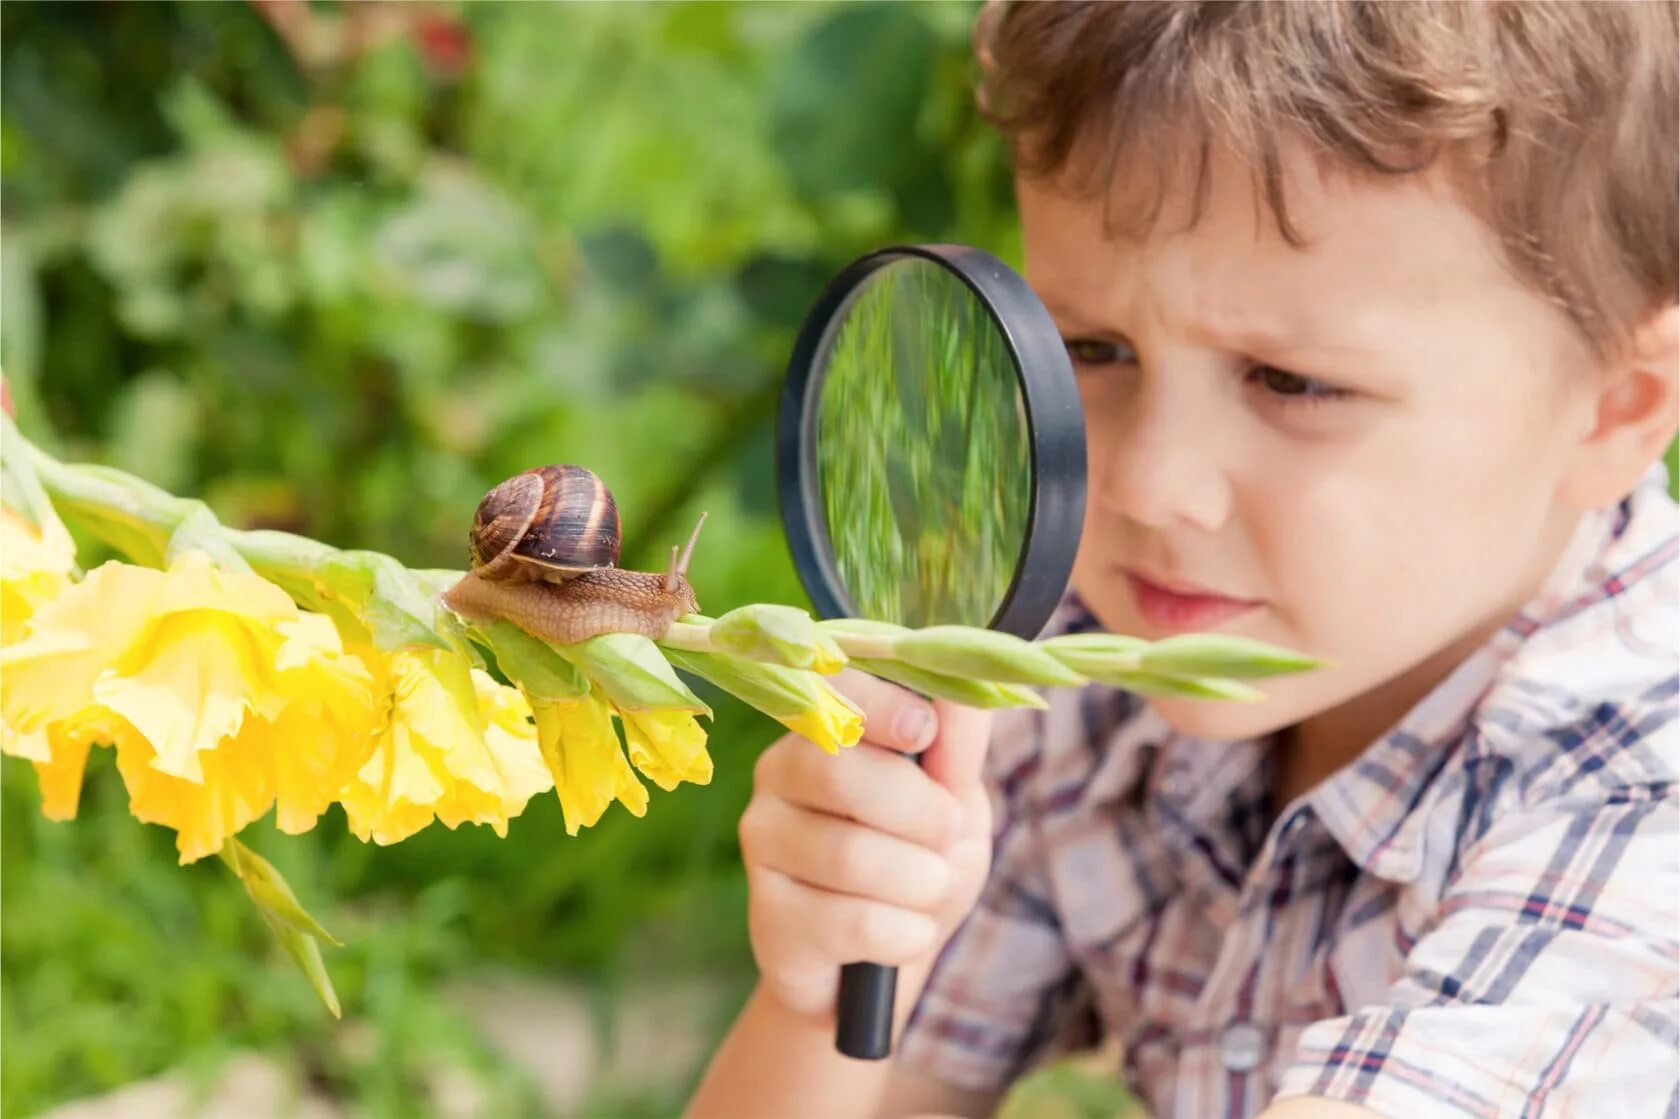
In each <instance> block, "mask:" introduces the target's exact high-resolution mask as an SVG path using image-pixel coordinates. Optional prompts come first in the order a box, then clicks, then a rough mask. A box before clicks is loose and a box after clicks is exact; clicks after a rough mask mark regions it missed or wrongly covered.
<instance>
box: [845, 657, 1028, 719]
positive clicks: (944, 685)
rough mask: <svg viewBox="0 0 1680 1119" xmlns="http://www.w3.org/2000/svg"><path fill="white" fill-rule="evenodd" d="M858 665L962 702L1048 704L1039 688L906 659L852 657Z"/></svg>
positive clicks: (985, 705) (972, 704) (991, 705)
mask: <svg viewBox="0 0 1680 1119" xmlns="http://www.w3.org/2000/svg"><path fill="white" fill-rule="evenodd" d="M852 664H853V666H854V667H856V668H859V669H862V670H863V671H864V672H867V673H869V674H870V675H871V676H879V677H880V678H881V679H883V680H891V681H892V682H893V683H895V684H902V685H903V686H904V687H906V688H909V689H910V690H911V691H914V692H920V693H921V694H922V695H925V696H928V697H930V698H933V699H948V700H950V701H951V702H952V703H961V704H963V705H964V706H967V707H980V708H996V707H1038V708H1044V707H1048V706H1049V704H1047V703H1045V702H1044V699H1043V697H1041V696H1040V695H1039V694H1038V693H1037V692H1033V691H1029V690H1028V689H1026V688H1023V687H1020V686H1018V685H1015V684H998V683H994V682H992V681H989V680H972V679H969V678H968V677H965V676H946V675H944V674H942V673H938V672H929V671H928V670H927V669H925V668H917V667H916V666H914V665H910V664H905V663H904V662H903V661H885V660H870V659H868V658H863V659H856V660H853V661H852Z"/></svg>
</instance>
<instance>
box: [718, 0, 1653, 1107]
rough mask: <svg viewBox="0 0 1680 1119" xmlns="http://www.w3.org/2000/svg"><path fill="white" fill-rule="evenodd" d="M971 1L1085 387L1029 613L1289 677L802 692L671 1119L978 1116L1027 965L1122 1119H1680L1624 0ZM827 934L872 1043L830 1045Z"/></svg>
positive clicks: (996, 106)
mask: <svg viewBox="0 0 1680 1119" xmlns="http://www.w3.org/2000/svg"><path fill="white" fill-rule="evenodd" d="M976 38H977V45H978V47H979V50H980V56H981V60H982V66H983V70H984V74H985V90H984V98H985V103H986V106H987V110H988V112H989V114H990V115H991V116H992V118H993V119H994V120H995V121H997V122H998V123H999V124H1000V126H1001V127H1002V128H1003V130H1004V132H1005V135H1006V137H1007V138H1008V140H1009V141H1010V143H1011V146H1012V149H1013V152H1014V155H1015V160H1016V169H1017V187H1018V197H1019V202H1020V209H1021V218H1022V227H1023V233H1024V237H1025V246H1026V266H1027V275H1028V279H1029V281H1030V282H1031V283H1032V284H1033V286H1034V288H1035V290H1036V291H1037V292H1038V293H1039V295H1040V296H1041V297H1042V299H1043V300H1044V302H1045V304H1046V305H1047V306H1048V307H1050V309H1051V311H1052V313H1053V314H1054V315H1055V317H1056V318H1057V320H1058V323H1059V325H1060V327H1061V329H1062V331H1063V333H1064V335H1065V336H1066V338H1067V345H1068V350H1069V353H1070V355H1071V357H1072V358H1073V360H1074V364H1075V369H1076V372H1077V375H1078V377H1079V380H1080V383H1081V391H1082V395H1083V398H1084V406H1085V411H1086V417H1087V423H1088V425H1089V446H1090V460H1089V461H1090V467H1089V469H1090V478H1089V496H1088V504H1089V512H1088V516H1087V521H1086V526H1085V535H1084V538H1083V541H1082V547H1081V554H1080V556H1079V560H1078V563H1077V565H1076V568H1075V573H1074V587H1075V591H1076V592H1077V596H1078V597H1077V599H1070V602H1069V603H1068V605H1067V607H1066V609H1065V610H1064V611H1063V615H1062V617H1061V618H1060V619H1059V620H1058V622H1057V623H1056V624H1057V625H1059V626H1061V627H1063V628H1070V627H1078V626H1082V625H1100V626H1101V627H1103V628H1106V629H1109V630H1113V631H1117V632H1121V633H1132V634H1138V635H1141V636H1145V637H1150V638H1159V637H1162V636H1165V635H1167V634H1169V633H1173V632H1179V631H1184V630H1216V631H1219V632H1225V633H1234V634H1243V635H1247V636H1251V637H1257V638H1260V639H1263V640H1267V641H1271V642H1274V643H1276V644H1279V645H1283V646H1286V647H1290V648H1294V649H1299V650H1302V651H1305V652H1309V653H1311V654H1314V655H1316V656H1319V657H1321V658H1324V659H1325V660H1327V661H1329V662H1330V667H1327V668H1325V669H1322V670H1320V671H1317V672H1313V673H1308V674H1305V675H1302V676H1299V677H1292V678H1288V679H1282V680H1274V681H1266V682H1264V687H1265V690H1266V692H1267V698H1266V699H1265V701H1264V702H1261V703H1256V704H1252V705H1241V704H1217V703H1206V702H1199V701H1192V700H1180V699H1158V700H1152V701H1150V702H1149V703H1147V704H1146V703H1143V702H1141V701H1139V700H1137V699H1135V698H1133V697H1128V696H1126V695H1124V694H1121V693H1117V692H1113V691H1111V690H1105V689H1100V688H1091V689H1085V690H1083V691H1080V692H1070V693H1063V694H1056V695H1054V696H1053V697H1052V704H1053V706H1052V709H1051V710H1050V711H1049V712H1048V713H1045V714H1044V715H1042V716H1039V715H1032V716H1022V717H1018V713H1010V714H1009V715H1008V716H1000V717H999V718H998V720H997V726H996V727H995V728H990V727H989V725H988V718H987V717H986V716H984V715H981V714H978V713H975V712H972V711H966V710H960V709H957V708H954V707H950V706H947V705H942V704H934V705H928V704H925V703H923V702H921V701H920V700H918V699H916V698H915V697H911V696H908V695H907V694H905V693H903V692H900V691H896V690H894V689H892V688H890V687H888V686H886V685H884V684H880V683H878V682H875V681H870V680H864V679H858V680H854V681H849V683H848V688H849V691H850V692H851V694H853V695H854V696H855V697H856V698H857V700H858V701H859V703H860V704H861V705H862V706H863V707H864V709H865V712H866V719H867V722H866V725H867V728H868V729H867V732H866V739H867V743H866V744H862V745H860V746H859V747H858V748H856V749H854V750H852V751H849V752H847V753H845V754H843V755H842V756H841V757H840V758H838V759H831V758H828V757H825V756H823V755H822V754H820V753H819V752H818V751H816V750H814V749H812V748H811V747H810V746H809V744H807V743H803V742H800V741H797V740H791V739H784V740H783V741H782V742H779V743H777V744H776V745H775V746H773V747H772V748H771V749H770V750H769V751H767V752H766V753H765V754H764V756H763V758H762V759H761V761H760V764H759V766H758V769H757V773H756V777H755V793H754V797H753V800H752V803H751V804H750V806H749V807H748V809H747V812H746V814H745V817H744V818H743V820H742V822H741V839H742V850H743V853H744V857H745V859H746V864H747V874H748V882H749V886H750V889H751V901H750V923H751V931H752V940H753V949H754V952H755V955H756V957H757V960H758V963H759V966H760V971H761V976H762V978H761V982H760V984H759V987H758V989H757V991H755V993H754V994H753V996H752V998H751V1000H750V1001H749V1003H748V1005H747V1007H746V1009H745V1010H744V1011H743V1013H742V1015H741V1018H740V1020H739V1021H738V1022H737V1024H736V1026H735V1027H734V1029H733V1031H732V1032H731V1034H730V1036H729V1037H728V1039H727V1040H726V1042H725V1043H724V1045H723V1047H722V1049H721V1050H720V1052H719V1054H718V1055H717V1057H716V1058H715V1060H714V1062H713V1064H712V1067H711V1069H710V1070H709V1072H708V1074H707V1077H706V1079H705V1081H704V1082H703V1083H702V1085H701V1087H700V1089H699V1091H698V1093H697V1095H696V1097H695V1100H694V1102H693V1105H692V1114H694V1115H716V1116H723V1117H727V1119H746V1117H749V1116H777V1117H782V1116H787V1117H792V1116H829V1115H832V1116H867V1115H877V1114H886V1115H904V1114H916V1113H922V1112H934V1111H936V1112H941V1113H948V1114H957V1115H982V1114H986V1113H987V1112H988V1110H989V1108H990V1107H991V1106H992V1104H993V1103H994V1102H995V1101H996V1099H997V1098H998V1096H999V1094H1000V1093H1001V1092H1002V1091H1003V1090H1004V1089H1005V1088H1006V1087H1007V1085H1008V1083H1009V1081H1010V1080H1011V1078H1013V1077H1014V1076H1016V1075H1018V1074H1019V1072H1020V1071H1021V1070H1022V1069H1023V1067H1024V1066H1025V1065H1026V1064H1027V1063H1028V1062H1029V1061H1031V1060H1032V1059H1034V1058H1035V1057H1037V1056H1039V1055H1041V1054H1042V1052H1044V1050H1045V1048H1046V1046H1047V1045H1048V1044H1049V1043H1050V1042H1051V1041H1052V1040H1053V1039H1054V1038H1055V1036H1056V1034H1057V1032H1058V1030H1060V1029H1062V1028H1063V1027H1064V1026H1065V1025H1066V1021H1067V1011H1068V1009H1069V1008H1070V1007H1073V1006H1075V1005H1077V1001H1078V1000H1079V999H1084V1000H1086V1001H1087V1002H1088V1004H1089V1005H1090V1007H1091V1009H1092V1011H1093V1012H1094V1013H1095V1015H1096V1016H1097V1018H1098V1019H1099V1020H1100V1024H1101V1025H1102V1027H1103V1028H1104V1029H1105V1030H1106V1032H1108V1033H1109V1034H1111V1035H1114V1036H1117V1037H1118V1038H1119V1039H1120V1041H1121V1042H1122V1043H1123V1047H1124V1054H1125V1062H1126V1065H1125V1069H1124V1070H1123V1073H1124V1075H1125V1076H1126V1077H1127V1078H1128V1079H1129V1080H1130V1082H1131V1083H1132V1086H1133V1087H1134V1088H1135V1089H1136V1090H1137V1091H1138V1092H1139V1094H1140V1095H1141V1096H1142V1097H1143V1098H1144V1100H1145V1101H1146V1103H1147V1104H1148V1105H1149V1107H1150V1108H1151V1110H1152V1111H1153V1112H1154V1113H1155V1114H1157V1115H1161V1116H1168V1115H1183V1116H1195V1117H1200V1116H1215V1115H1217V1116H1253V1115H1263V1116H1265V1117H1266V1119H1314V1117H1317V1119H1332V1117H1336V1116H1371V1115H1378V1116H1387V1117H1390V1119H1402V1117H1410V1116H1429V1115H1443V1116H1507V1115H1509V1116H1518V1115H1522V1116H1537V1117H1551V1116H1564V1115H1569V1116H1591V1117H1597V1116H1607V1117H1614V1119H1632V1117H1634V1116H1645V1115H1650V1116H1658V1115H1664V1116H1673V1115H1676V1114H1680V1089H1677V1077H1676V1059H1677V1055H1680V1054H1677V1045H1680V1043H1677V1040H1676V1039H1677V1036H1680V1002H1677V982H1676V971H1677V962H1680V949H1677V937H1680V902H1677V896H1680V848H1677V836H1680V810H1677V807H1676V805H1677V796H1680V793H1677V788H1676V770H1677V768H1680V766H1677V757H1680V738H1677V731H1680V721H1677V719H1676V710H1675V699H1676V690H1677V682H1676V645H1677V641H1680V619H1677V602H1676V597H1677V561H1676V509H1675V506H1674V504H1673V502H1672V501H1670V499H1669V498H1668V496H1667V494H1666V492H1665V490H1664V484H1663V482H1664V480H1663V477H1662V471H1661V469H1660V468H1658V467H1654V466H1653V464H1654V463H1655V462H1656V460H1657V459H1658V458H1659V456H1660V455H1661V453H1662V451H1663V448H1664V447H1665V446H1666V445H1667V443H1668V442H1669V440H1670V439H1671V438H1673V436H1674V433H1675V429H1676V408H1677V384H1676V382H1677V371H1676V366H1677V362H1680V309H1677V307H1676V240H1677V232H1676V218H1677V215H1676V191H1677V186H1680V178H1677V172H1676V88H1675V70H1676V64H1677V59H1676V53H1677V52H1676V39H1677V31H1676V9H1675V7H1674V6H1673V5H1672V4H1669V3H1654V4H1639V3H1630V4H1608V5H1603V6H1598V5H1587V4H1544V3H1541V4H1529V3H1520V2H1513V3H1503V4H1492V5H1485V6H1484V5H1478V4H1459V3H1394V4H1378V3H1349V4H1316V3H1311V4H1309V3H1206V4H1204V3H1179V4H1157V3H1117V4H1101V3H1098V4H1085V3H1034V4H1022V5H1008V6H1001V7H1000V6H992V7H989V8H988V9H987V10H986V12H985V13H984V15H983V16H982V19H981V24H980V26H979V28H978V29H977V35H976ZM988 735H989V749H988V746H987V743H988ZM919 750H920V751H924V759H925V768H922V769H918V768H917V767H916V766H914V765H913V764H911V762H910V761H909V760H908V759H906V758H904V757H902V756H901V755H902V754H903V753H913V752H916V751H919ZM858 959H869V960H877V961H881V962H884V963H894V964H898V965H900V967H901V973H900V974H901V987H900V993H899V1005H900V1007H901V1008H907V1007H910V1006H912V1005H914V1007H915V1011H914V1014H913V1015H912V1016H909V1017H908V1020H907V1021H904V1024H903V1033H902V1036H901V1039H900V1041H899V1044H898V1048H897V1051H896V1053H895V1057H894V1060H893V1061H892V1062H891V1063H887V1062H882V1063H881V1064H880V1065H874V1064H868V1063H863V1062H854V1061H850V1060H848V1059H846V1058H843V1057H840V1056H838V1055H837V1054H836V1053H835V1052H834V1051H833V1047H832V1046H833V1042H832V1037H833V1001H834V989H835V976H836V969H837V968H838V966H839V965H840V964H841V963H843V962H845V961H849V960H858ZM903 1019H904V1015H902V1014H901V1021H903Z"/></svg>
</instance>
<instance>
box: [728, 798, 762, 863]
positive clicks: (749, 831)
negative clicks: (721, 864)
mask: <svg viewBox="0 0 1680 1119" xmlns="http://www.w3.org/2000/svg"><path fill="white" fill-rule="evenodd" d="M763 834H764V805H763V802H762V801H760V800H759V799H757V798H756V797H755V798H754V799H752V800H750V801H748V802H747V809H746V811H745V812H742V813H741V822H740V823H739V824H737V825H736V827H735V837H736V839H737V841H738V842H739V843H740V845H741V855H742V857H743V858H745V859H746V860H747V861H748V862H757V861H758V858H757V856H758V850H759V848H758V844H759V840H760V838H761V837H762V836H763Z"/></svg>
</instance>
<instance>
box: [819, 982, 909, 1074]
mask: <svg viewBox="0 0 1680 1119" xmlns="http://www.w3.org/2000/svg"><path fill="white" fill-rule="evenodd" d="M897 988H898V969H897V968H896V967H888V966H887V965H886V964H867V963H857V964H845V965H844V966H842V967H841V968H840V1000H839V1004H838V1007H837V1009H838V1011H839V1013H838V1015H837V1018H838V1021H837V1022H836V1027H835V1031H834V1047H835V1048H836V1049H838V1050H840V1052H842V1053H844V1054H845V1055H846V1056H848V1057H855V1058H857V1059H858V1060H860V1061H879V1060H881V1059H882V1058H884V1057H886V1056H887V1054H888V1053H890V1052H891V1051H892V1026H893V992H894V991H895V990H897Z"/></svg>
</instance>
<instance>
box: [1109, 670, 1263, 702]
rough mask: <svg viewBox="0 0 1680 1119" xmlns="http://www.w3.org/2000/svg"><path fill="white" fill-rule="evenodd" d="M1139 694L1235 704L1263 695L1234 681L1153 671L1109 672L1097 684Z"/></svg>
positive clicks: (1260, 697) (1254, 699) (1252, 700)
mask: <svg viewBox="0 0 1680 1119" xmlns="http://www.w3.org/2000/svg"><path fill="white" fill-rule="evenodd" d="M1100 682H1101V683H1104V684H1108V685H1110V686H1112V687H1116V688H1124V689H1126V690H1127V691H1128V692H1136V693H1137V694H1139V695H1158V696H1182V697H1184V698H1187V699H1228V700H1236V701H1237V702H1239V703H1255V702H1258V701H1259V700H1262V699H1265V698H1266V695H1265V693H1264V692H1261V691H1260V690H1258V689H1256V688H1251V687H1249V686H1248V685H1247V684H1239V683H1237V682H1236V681H1235V680H1220V679H1217V678H1215V677H1208V676H1160V675H1157V674H1155V673H1153V672H1110V673H1107V674H1106V675H1105V678H1104V679H1103V680H1102V681H1100Z"/></svg>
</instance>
